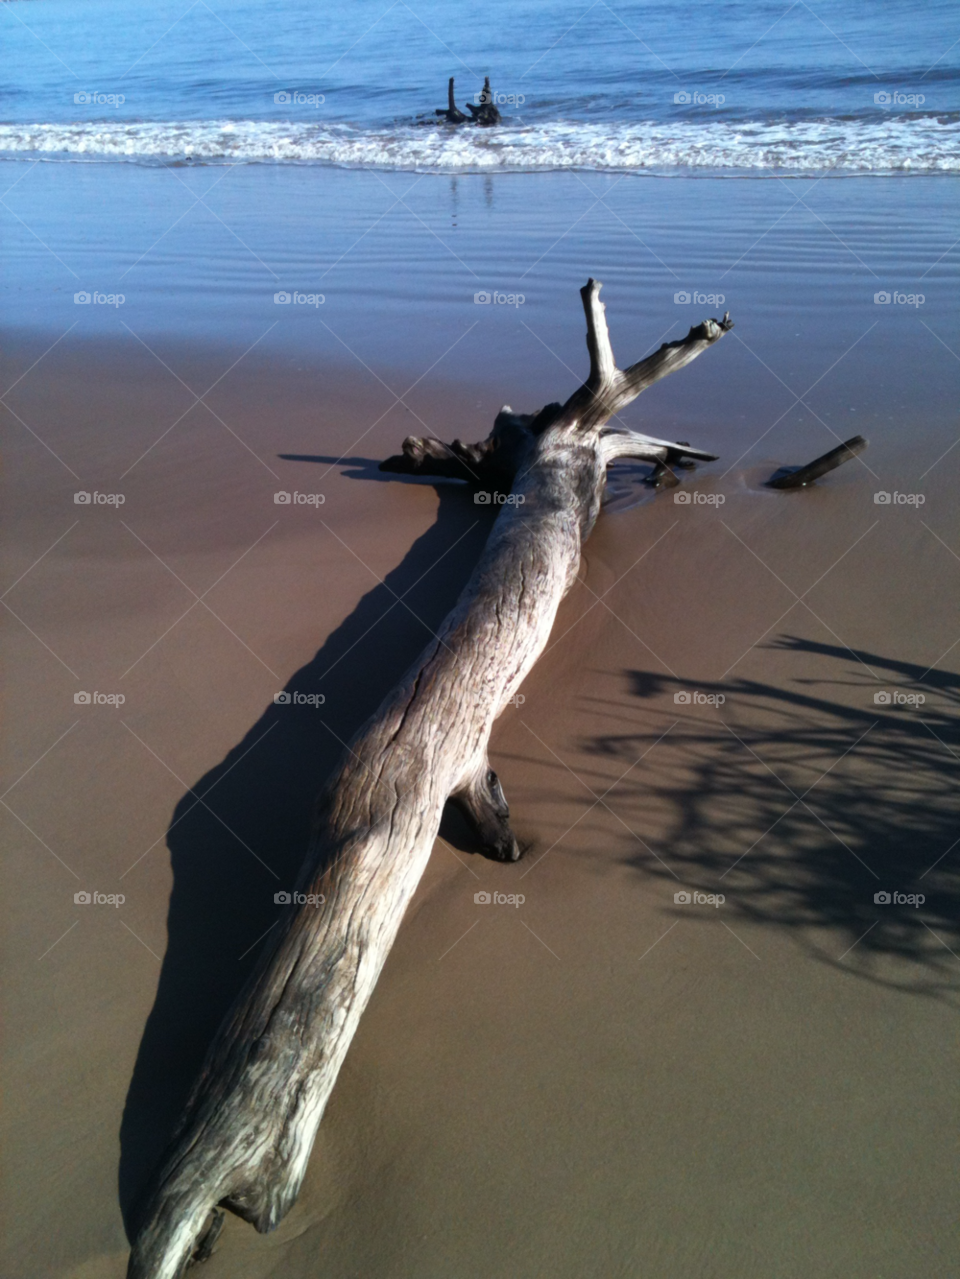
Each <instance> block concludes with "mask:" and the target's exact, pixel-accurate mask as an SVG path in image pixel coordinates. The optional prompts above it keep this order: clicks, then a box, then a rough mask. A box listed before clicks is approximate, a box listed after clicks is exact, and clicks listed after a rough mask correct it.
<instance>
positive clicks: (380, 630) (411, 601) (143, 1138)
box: [118, 457, 495, 1240]
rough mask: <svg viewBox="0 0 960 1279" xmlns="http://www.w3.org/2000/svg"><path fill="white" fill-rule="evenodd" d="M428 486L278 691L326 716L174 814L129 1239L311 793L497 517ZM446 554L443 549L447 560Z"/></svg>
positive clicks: (460, 492)
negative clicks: (386, 558)
mask: <svg viewBox="0 0 960 1279" xmlns="http://www.w3.org/2000/svg"><path fill="white" fill-rule="evenodd" d="M311 460H315V461H317V462H326V463H328V464H336V463H337V462H338V461H340V459H337V458H321V457H317V458H313V459H311ZM344 461H345V462H346V464H347V465H348V466H350V467H352V468H353V469H352V470H349V471H346V472H345V474H347V475H348V476H351V477H353V478H362V479H369V478H376V479H380V478H384V479H386V477H381V476H380V474H379V472H377V471H376V469H375V468H376V465H377V464H376V463H375V462H372V461H369V460H368V459H362V458H351V459H344ZM394 482H397V477H394ZM401 482H403V481H402V479H401ZM414 482H417V481H414ZM435 488H436V491H437V493H438V496H439V507H438V510H437V518H436V521H435V523H434V524H433V525H432V527H431V528H430V529H428V530H427V532H425V533H424V534H423V535H422V536H421V537H419V538H418V539H417V540H416V541H415V542H414V544H413V545H412V546H411V547H410V549H409V550H408V551H407V553H406V555H405V556H404V558H403V560H402V562H401V563H400V564H399V565H398V566H397V567H396V568H395V569H393V570H392V571H391V572H390V573H389V574H388V575H387V577H386V578H385V579H384V584H383V585H377V586H376V587H374V589H373V590H371V591H369V592H368V593H367V594H366V595H365V596H363V598H362V599H361V600H360V602H359V603H358V604H357V606H356V608H355V609H354V610H353V612H352V613H351V614H350V616H349V617H347V618H346V620H345V621H343V622H342V623H341V624H340V625H339V626H338V627H337V628H336V630H334V631H333V632H332V633H331V634H330V636H329V637H328V638H327V640H326V641H325V642H324V644H323V646H322V647H321V648H320V649H319V651H318V652H317V654H316V656H315V657H314V658H313V659H312V660H311V661H310V662H308V663H307V664H306V665H305V666H302V667H301V668H300V669H299V670H298V671H296V673H295V674H294V675H293V676H292V677H291V678H290V680H289V681H288V682H287V684H286V687H285V691H286V692H288V693H290V694H291V696H293V695H294V694H298V693H299V694H306V695H310V694H319V693H323V694H324V696H325V698H326V700H325V702H324V704H323V705H311V704H309V703H306V704H299V705H298V704H295V701H294V702H291V704H289V705H274V704H271V705H269V706H268V707H267V708H266V710H265V711H264V712H263V714H262V715H261V716H260V718H259V719H258V720H257V722H256V723H255V724H253V725H252V727H251V728H250V730H249V731H248V732H247V733H246V734H245V736H244V737H243V740H242V741H240V742H238V743H237V745H236V746H235V747H233V749H232V750H231V751H230V752H229V753H228V754H227V756H226V757H225V758H224V759H223V761H222V762H221V763H219V764H218V765H217V766H216V767H215V768H212V769H211V770H210V771H209V772H208V773H206V774H205V775H204V776H203V777H202V778H201V779H200V780H199V781H198V782H197V783H196V785H195V786H193V787H191V789H190V790H189V791H188V792H187V793H186V794H185V795H184V796H183V797H182V798H181V799H180V801H179V802H178V803H177V805H176V808H175V809H174V813H173V817H172V820H171V823H170V826H169V829H168V833H167V846H168V848H169V850H170V859H171V866H172V869H173V889H172V892H171V896H170V905H169V912H168V916H167V933H168V941H167V949H166V953H165V955H164V959H163V965H162V968H161V972H160V979H159V984H158V988H157V994H156V999H155V1001H154V1005H153V1009H152V1010H151V1012H150V1015H149V1017H148V1019H147V1023H146V1026H145V1028H144V1032H143V1038H142V1040H141V1042H140V1048H139V1051H138V1054H137V1060H136V1064H135V1066H134V1071H133V1076H132V1079H131V1082H130V1086H129V1090H128V1093H127V1099H126V1105H125V1108H124V1114H123V1119H122V1123H121V1128H120V1167H119V1177H118V1180H119V1198H120V1206H121V1211H122V1212H123V1216H124V1222H125V1225H126V1228H127V1233H128V1237H129V1238H130V1239H131V1240H132V1238H133V1236H134V1234H135V1232H136V1203H137V1198H138V1196H139V1195H140V1193H141V1192H142V1191H143V1189H144V1187H145V1184H146V1183H147V1181H148V1179H149V1177H150V1174H151V1173H152V1172H153V1171H154V1169H155V1168H156V1167H157V1165H158V1164H159V1162H160V1160H161V1157H162V1156H163V1153H164V1151H165V1149H166V1147H167V1144H168V1142H169V1141H170V1138H171V1137H172V1135H173V1131H174V1129H175V1127H176V1124H177V1122H178V1120H179V1118H180V1116H181V1114H182V1112H183V1109H184V1106H185V1104H186V1101H187V1097H188V1094H189V1091H190V1088H191V1086H192V1084H193V1082H194V1080H195V1079H196V1076H197V1074H198V1072H199V1069H200V1066H201V1064H202V1062H203V1059H204V1056H205V1054H206V1051H207V1048H208V1046H209V1044H210V1042H211V1040H212V1038H213V1035H214V1034H215V1032H216V1030H217V1028H218V1026H219V1025H220V1022H221V1021H222V1019H223V1017H224V1015H225V1013H226V1012H227V1010H228V1009H229V1007H230V1005H231V1004H232V1003H233V1001H234V999H235V998H236V996H237V994H238V993H239V991H240V989H241V987H242V986H243V984H244V982H245V980H246V978H247V976H248V974H249V972H250V970H251V968H252V967H253V966H254V963H255V961H256V959H257V956H258V953H259V951H260V949H261V943H262V942H263V940H264V938H265V937H266V936H267V934H268V933H269V932H270V931H271V929H272V927H273V926H274V925H275V924H276V922H277V921H278V916H279V913H280V911H281V909H282V907H281V906H280V905H278V904H277V903H275V901H274V894H275V893H277V892H280V891H284V890H286V891H289V890H290V889H291V888H293V886H294V883H295V880H296V877H297V872H298V871H299V869H300V865H301V863H302V861H303V858H304V855H305V853H306V850H307V842H308V835H309V828H310V818H311V812H312V805H313V801H314V799H315V798H316V795H317V792H318V791H319V789H320V787H321V785H322V784H323V782H324V780H325V779H326V778H327V777H328V776H329V774H330V772H331V771H332V770H333V768H334V767H335V766H336V764H337V761H338V759H339V757H340V755H341V754H342V752H343V750H344V743H346V742H347V741H349V740H350V738H351V737H352V736H353V734H354V733H355V732H356V730H357V729H358V728H359V727H360V726H361V724H363V722H364V721H365V720H366V719H367V718H368V716H370V715H371V714H373V712H374V711H375V710H376V709H377V707H378V706H379V704H380V702H381V701H382V700H383V698H384V697H385V696H386V694H387V693H388V692H389V691H390V689H391V688H393V687H394V685H395V684H396V683H397V682H398V681H399V679H400V678H401V676H402V675H403V673H404V672H405V671H406V669H407V667H408V666H409V665H410V664H411V663H412V662H413V661H414V660H415V658H416V657H417V656H418V655H419V653H420V652H421V651H422V650H423V648H424V647H425V646H426V644H427V643H428V641H429V640H430V637H431V634H432V632H433V631H434V630H435V629H436V628H437V626H438V625H439V623H440V622H441V621H442V620H443V618H444V617H445V616H446V615H447V613H448V612H449V611H450V610H451V608H452V607H453V604H454V603H455V601H456V599H457V597H458V595H459V594H460V592H461V590H462V589H463V587H464V586H465V584H466V582H467V579H468V578H469V576H470V573H471V572H472V570H473V567H474V564H475V563H476V561H477V559H478V558H479V556H480V553H481V551H482V549H483V547H484V545H485V543H486V540H487V537H488V535H489V531H490V526H491V524H492V521H493V518H494V516H495V512H490V511H488V510H487V509H486V508H480V509H478V508H477V507H476V506H475V505H474V503H473V501H472V495H471V493H470V490H469V489H468V488H467V487H466V486H465V485H461V484H458V483H455V482H454V483H444V482H443V481H440V482H437V483H436V484H435ZM458 539H459V540H458ZM454 543H456V544H457V545H456V550H455V551H454V552H453V553H452V554H445V553H446V552H448V551H450V549H451V547H452V546H453V545H454ZM398 596H400V597H403V600H404V602H403V603H398V602H397V597H398Z"/></svg>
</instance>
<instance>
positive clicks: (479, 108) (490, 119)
mask: <svg viewBox="0 0 960 1279" xmlns="http://www.w3.org/2000/svg"><path fill="white" fill-rule="evenodd" d="M477 97H478V98H479V99H480V102H479V105H475V104H474V103H472V102H468V103H467V104H466V107H467V110H468V111H469V112H470V114H469V115H464V114H463V112H462V111H461V110H460V108H459V107H458V106H457V104H456V101H455V99H454V96H453V76H451V77H450V79H449V80H448V81H447V105H446V106H445V107H437V108H436V114H437V115H442V116H443V118H444V119H445V120H446V122H447V124H479V125H480V126H481V128H485V129H490V128H493V126H494V125H497V124H501V123H502V120H501V118H500V112H499V111H498V110H497V104H496V102H495V101H494V98H493V90H492V89H491V88H490V77H489V76H486V77H485V78H484V81H483V88H482V89H481V91H480V92H479V93H478V94H477Z"/></svg>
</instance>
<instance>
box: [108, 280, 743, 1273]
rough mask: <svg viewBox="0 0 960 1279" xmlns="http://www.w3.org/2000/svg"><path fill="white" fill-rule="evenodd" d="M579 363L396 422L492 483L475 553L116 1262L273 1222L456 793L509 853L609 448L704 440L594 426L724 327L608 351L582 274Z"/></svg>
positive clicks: (417, 462)
mask: <svg viewBox="0 0 960 1279" xmlns="http://www.w3.org/2000/svg"><path fill="white" fill-rule="evenodd" d="M580 293H581V297H582V299H583V306H584V310H585V312H586V317H587V346H588V349H589V352H590V376H589V378H588V380H587V382H586V383H585V384H584V385H583V386H582V387H580V389H579V390H577V391H575V392H574V394H573V395H572V396H571V397H570V399H569V400H568V401H567V402H566V404H564V405H563V406H560V405H559V404H554V405H549V406H548V407H547V408H545V409H542V410H541V411H540V412H539V413H537V414H534V415H520V414H514V413H513V412H512V411H511V410H510V409H508V408H505V409H504V410H503V411H502V412H501V413H500V414H499V415H498V417H497V421H496V424H495V426H494V429H493V432H492V434H491V436H490V438H489V439H488V440H487V441H485V442H484V443H483V444H481V445H474V446H462V445H454V446H452V447H451V448H449V449H447V448H446V447H444V446H438V445H437V444H436V442H434V441H422V440H419V441H417V440H407V441H406V442H405V444H404V452H403V454H402V455H401V456H400V457H398V458H393V459H391V460H390V461H389V462H387V463H385V464H384V468H385V469H387V470H396V471H408V472H415V473H417V474H421V475H449V474H456V475H458V476H465V477H467V478H469V479H471V480H473V481H475V482H477V483H480V484H485V483H491V484H494V485H500V486H502V488H501V491H512V494H513V497H514V498H515V501H513V502H511V503H510V504H507V505H504V506H503V507H502V509H501V512H500V515H499V516H498V518H497V520H496V521H495V523H494V525H493V529H492V532H491V534H490V538H489V541H488V543H487V546H486V548H485V550H484V553H483V555H482V557H481V559H480V561H479V563H478V564H477V567H476V569H475V570H474V573H473V575H472V577H471V578H470V581H469V582H468V584H467V586H466V587H465V589H464V591H463V594H462V595H461V597H460V599H459V601H458V603H457V604H456V606H455V608H454V609H453V611H452V612H451V613H450V614H449V616H448V617H447V618H446V620H445V621H444V622H443V624H442V625H441V627H440V630H439V633H438V635H437V636H436V638H435V639H434V640H433V641H432V642H431V643H430V644H429V645H428V646H427V648H426V649H425V651H424V652H423V654H422V655H421V656H420V658H418V660H417V661H416V662H415V663H414V665H413V666H412V667H411V668H410V670H409V671H408V672H407V674H406V675H405V676H404V678H403V679H402V680H401V681H400V683H399V684H398V685H397V687H396V688H395V689H394V691H393V692H392V693H390V694H389V695H388V697H387V698H386V699H385V701H384V702H383V704H382V705H381V706H380V708H379V709H378V710H377V712H376V713H375V714H374V715H373V716H372V717H371V718H370V719H369V720H368V721H367V723H366V724H365V725H363V727H362V728H360V729H359V731H358V732H357V733H356V735H355V736H354V738H353V740H352V741H351V743H350V745H349V747H348V749H347V751H346V754H345V756H344V758H343V760H342V762H341V764H340V766H339V768H338V770H337V771H336V772H335V773H334V775H333V776H332V777H331V778H330V780H329V781H328V783H327V784H326V786H325V788H324V790H323V793H322V795H321V797H320V800H319V801H318V808H317V819H316V825H315V833H314V835H313V838H312V841H311V845H310V849H309V852H308V855H307V858H306V861H305V864H304V867H303V870H302V872H301V875H300V879H299V882H298V889H299V890H300V891H303V892H309V893H316V894H323V896H324V898H325V905H324V906H322V907H321V908H319V909H318V908H315V907H313V906H306V907H303V908H300V909H297V908H295V907H291V908H290V909H289V910H288V913H287V915H286V917H285V919H284V920H283V923H282V925H281V927H280V928H279V929H278V930H277V932H278V934H279V936H278V937H277V938H276V940H275V941H274V942H273V943H272V944H271V945H269V946H268V948H267V949H266V951H265V953H264V954H263V955H262V957H261V960H260V962H259V964H258V967H257V969H256V971H255V972H254V974H253V975H252V977H251V979H250V981H249V983H248V985H247V987H246V989H245V991H244V992H243V993H242V995H241V996H240V998H239V999H238V1001H237V1003H236V1005H235V1006H234V1008H233V1010H232V1011H231V1012H230V1013H229V1014H228V1016H227V1018H226V1019H225V1021H224V1023H223V1025H222V1026H221V1028H220V1030H219V1031H218V1034H217V1037H216V1039H215V1041H214V1044H213V1046H212V1047H211V1050H210V1053H209V1055H208V1057H207V1060H206V1062H205V1064H204V1067H203V1070H202V1073H201V1076H200V1079H199V1081H198V1082H197V1084H196V1086H195V1088H194V1091H193V1094H192V1096H191V1099H190V1101H189V1103H188V1106H187V1110H186V1113H185V1116H184V1118H183V1121H182V1123H181V1125H180V1128H179V1130H178V1133H177V1135H176V1137H175V1138H174V1141H173V1144H172V1146H171V1148H170V1151H169V1152H168V1155H167V1158H166V1161H165V1163H164V1165H163V1167H162V1169H161V1170H160V1172H159V1175H158V1177H157V1179H156V1182H155V1184H154V1186H153V1189H152V1192H151V1194H150V1196H149V1198H148V1200H147V1201H146V1203H145V1206H144V1210H143V1212H142V1214H141V1221H142V1225H141V1227H140V1230H139V1233H138V1235H137V1237H136V1240H135V1244H134V1248H133V1253H132V1256H131V1259H130V1267H129V1271H128V1276H129V1279H175V1277H177V1276H179V1275H180V1274H181V1273H182V1270H183V1269H184V1268H185V1267H186V1265H187V1264H188V1263H189V1261H190V1260H191V1258H195V1259H199V1257H200V1255H202V1254H203V1253H207V1252H209V1249H210V1247H211V1245H212V1239H213V1237H214V1236H215V1233H216V1232H217V1231H218V1230H219V1225H220V1222H219V1214H217V1213H216V1212H215V1211H214V1209H215V1206H216V1205H218V1204H220V1205H223V1206H225V1207H227V1208H229V1209H230V1210H231V1211H233V1212H234V1213H236V1214H238V1215H239V1216H241V1217H243V1218H244V1219H245V1220H247V1221H250V1222H252V1223H253V1224H254V1225H255V1226H256V1228H257V1229H258V1230H261V1231H267V1230H271V1229H273V1227H274V1226H276V1225H277V1224H278V1222H279V1221H280V1220H281V1219H282V1218H283V1216H284V1214H285V1213H286V1212H287V1211H288V1210H289V1209H290V1207H291V1206H292V1204H293V1203H294V1201H295V1199H296V1197H297V1193H298V1191H299V1189H300V1183H301V1181H302V1180H303V1176H304V1173H305V1171H306V1167H307V1160H308V1159H309V1156H310V1150H311V1148H312V1146H313V1141H314V1137H315V1135H316V1131H317V1126H318V1124H319V1123H320V1118H321V1116H322V1114H323V1110H324V1107H325V1105H326V1103H327V1099H328V1097H329V1095H330V1092H331V1089H332V1088H333V1085H334V1081H335V1080H336V1078H337V1072H338V1071H339V1069H340V1066H341V1063H342V1062H343V1059H344V1056H345V1054H346V1051H347V1048H348V1046H349V1044H350V1041H351V1039H352V1038H353V1035H354V1032H355V1030H356V1028H357V1023H358V1021H359V1019H360V1015H361V1013H362V1012H363V1009H364V1007H365V1006H366V1003H367V1000H368V999H369V997H370V993H371V991H372V990H373V987H374V984H375V983H376V980H377V977H378V975H379V973H380V969H381V967H382V966H383V963H384V960H385V959H386V957H387V955H388V953H389V951H390V947H391V946H392V944H393V941H394V938H395V936H396V934H397V930H398V928H399V926H400V921H401V919H402V918H403V914H404V911H405V909H406V906H407V903H408V902H409V901H410V898H411V897H412V895H413V893H414V890H415V889H416V887H417V884H418V882H419V880H420V877H421V875H422V873H423V870H424V868H425V866H426V864H427V860H428V858H429V857H430V853H431V850H432V848H433V843H434V839H435V837H436V835H437V831H438V829H439V826H440V818H441V813H442V811H443V806H444V804H445V803H446V801H447V800H448V799H453V800H455V801H456V802H457V803H458V804H459V805H460V807H461V809H462V810H463V811H464V812H465V813H466V814H467V815H468V817H469V818H470V819H471V820H472V821H473V823H474V825H475V827H476V830H477V832H478V834H479V837H480V840H481V843H482V845H483V847H484V849H485V850H486V851H487V852H488V853H489V854H490V855H492V856H494V857H497V858H499V859H501V860H505V861H512V860H515V859H516V858H517V856H518V850H517V842H516V839H515V838H514V836H513V832H512V831H511V829H510V825H509V822H508V810H507V805H506V801H505V800H504V796H503V792H502V790H501V788H500V783H499V782H498V780H497V778H496V775H495V774H494V773H493V772H492V771H491V769H490V765H489V762H488V759H487V743H488V741H489V738H490V732H491V729H492V727H493V722H494V720H495V719H496V717H497V716H498V715H499V713H500V712H501V711H502V710H503V708H504V707H505V706H506V704H507V702H508V699H509V698H510V697H511V696H512V695H513V694H514V693H515V691H516V690H517V688H518V687H519V685H520V683H521V681H522V680H523V678H524V676H525V675H526V674H527V672H528V671H529V670H530V668H531V667H532V666H533V664H534V662H535V661H536V660H537V657H538V656H539V654H540V653H541V651H542V650H543V648H544V646H545V645H546V643H547V639H548V637H549V634H550V630H551V627H552V625H553V620H554V617H555V615H556V612H557V608H558V606H559V604H560V601H561V599H562V598H563V596H564V595H565V594H566V592H567V591H568V590H569V589H570V587H571V585H572V584H573V582H574V581H575V579H576V576H577V570H578V567H579V564H580V549H581V546H582V544H583V541H584V539H585V538H586V537H587V535H588V534H589V532H590V530H591V528H592V527H593V524H594V521H595V520H596V518H597V514H598V511H599V508H600V500H601V496H602V493H603V488H604V480H605V474H606V468H607V465H608V463H610V462H611V461H613V460H615V459H616V458H621V457H634V458H645V459H647V460H650V461H653V462H654V463H661V462H662V463H666V462H668V461H669V460H671V458H680V457H682V456H684V455H686V456H690V457H709V456H711V455H710V454H704V453H699V452H698V451H696V450H693V449H689V448H686V447H682V446H679V445H676V444H670V443H668V442H665V441H662V440H652V439H650V438H648V437H646V436H642V435H638V434H636V433H633V432H630V431H627V430H623V429H614V430H610V429H606V423H607V422H608V420H609V419H610V417H611V416H612V415H613V414H615V413H617V412H618V411H619V410H620V409H622V408H623V407H624V406H625V405H626V404H628V403H629V402H630V401H631V400H633V399H634V398H635V397H636V396H637V395H639V394H640V392H641V391H643V390H645V389H646V387H648V386H650V385H651V384H652V383H653V382H656V381H657V380H658V379H659V378H661V377H664V376H665V375H666V374H668V373H672V372H674V371H675V370H677V369H680V368H683V366H684V365H685V364H688V363H689V362H690V361H691V360H693V359H695V358H696V357H697V356H698V355H700V353H701V352H702V351H705V350H706V349H707V347H708V346H710V345H712V344H713V343H714V342H716V341H717V340H718V339H719V338H720V337H722V336H723V334H724V333H725V332H726V331H727V330H728V329H729V328H730V327H731V324H730V321H729V318H728V317H727V316H724V318H723V320H722V321H716V320H706V321H704V323H703V324H700V325H699V326H697V327H696V328H692V329H691V330H690V332H689V334H688V335H687V337H686V338H684V339H683V340H682V341H678V342H671V343H669V344H664V345H663V346H662V347H661V348H660V349H659V351H657V352H655V353H654V354H653V355H651V356H648V357H647V359H645V360H642V361H640V362H639V363H638V364H634V365H633V366H631V367H630V368H628V369H626V370H624V371H621V370H619V369H618V368H617V367H616V365H615V363H614V358H613V352H612V350H611V348H610V339H609V336H608V333H607V325H606V319H605V316H604V307H603V304H602V303H601V302H600V300H599V293H600V285H599V284H598V283H597V282H596V281H594V280H590V281H589V282H588V283H587V285H586V286H585V287H584V288H583V289H581V291H580Z"/></svg>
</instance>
